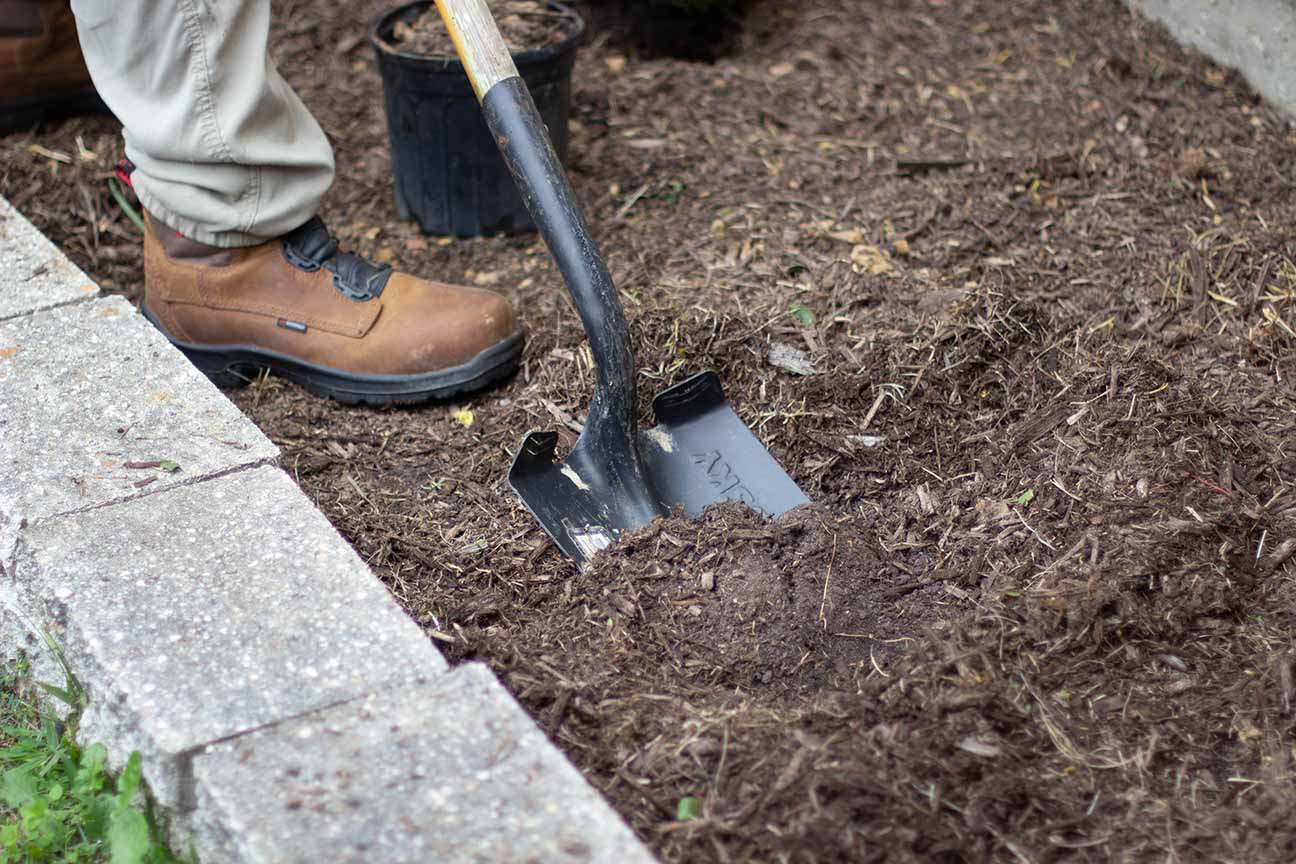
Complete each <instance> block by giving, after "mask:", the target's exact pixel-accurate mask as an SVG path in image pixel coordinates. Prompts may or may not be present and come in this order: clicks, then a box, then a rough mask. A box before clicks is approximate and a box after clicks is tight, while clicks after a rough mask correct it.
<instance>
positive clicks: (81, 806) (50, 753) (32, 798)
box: [0, 657, 180, 864]
mask: <svg viewBox="0 0 1296 864" xmlns="http://www.w3.org/2000/svg"><path fill="white" fill-rule="evenodd" d="M60 659H62V658H61V657H60ZM65 669H66V666H65ZM24 670H25V666H24V665H20V666H19V667H17V668H16V669H9V670H6V672H5V674H4V675H3V677H0V772H2V773H0V864H10V862H13V864H17V862H24V864H25V862H33V864H35V862H58V864H74V862H75V864H81V862H87V864H89V862H106V864H180V859H178V858H176V857H175V856H174V855H173V854H172V853H171V851H170V850H169V849H168V848H167V847H166V846H165V845H164V844H163V843H161V842H160V841H159V840H158V833H157V830H156V826H155V825H154V824H153V822H152V821H151V820H150V819H149V817H148V815H147V814H146V812H145V811H144V810H142V809H140V808H139V807H138V806H135V805H134V800H135V799H136V798H137V797H142V796H137V792H138V791H139V788H140V757H139V754H138V753H132V754H131V756H130V759H128V760H127V763H126V768H125V770H123V771H122V773H121V776H119V777H117V778H116V779H115V780H114V778H112V777H110V776H109V775H108V773H107V771H106V770H105V765H106V762H107V759H108V751H107V750H105V749H104V747H103V745H102V744H91V745H90V746H88V747H86V748H84V749H82V748H81V747H78V746H77V744H76V741H75V727H76V721H77V718H78V716H79V712H80V710H81V707H82V705H83V704H84V696H83V693H82V690H81V687H80V685H79V684H78V683H77V681H76V679H75V677H74V676H72V675H71V674H70V672H69V673H68V680H67V683H66V685H65V686H63V687H52V686H47V685H41V686H42V687H44V689H45V690H46V691H47V692H48V693H50V694H51V695H52V696H54V697H55V698H58V699H59V700H60V701H63V702H65V703H67V705H68V706H69V707H70V708H71V712H72V713H71V715H70V716H69V718H68V720H67V721H61V720H59V718H58V717H57V716H56V715H55V713H54V712H53V711H52V710H50V709H49V708H48V707H37V706H36V705H34V704H32V703H31V702H30V701H28V700H26V699H24V698H22V697H20V696H19V695H18V693H17V681H18V680H19V678H20V677H21V676H22V675H23V674H25V671H24Z"/></svg>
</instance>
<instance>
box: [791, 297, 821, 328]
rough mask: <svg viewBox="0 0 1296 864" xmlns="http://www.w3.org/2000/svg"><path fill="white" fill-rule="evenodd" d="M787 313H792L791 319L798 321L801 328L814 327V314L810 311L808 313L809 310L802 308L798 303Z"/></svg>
mask: <svg viewBox="0 0 1296 864" xmlns="http://www.w3.org/2000/svg"><path fill="white" fill-rule="evenodd" d="M788 311H789V312H791V313H792V317H793V318H795V319H796V320H797V321H800V322H801V325H802V326H803V327H813V326H814V322H815V316H814V313H813V312H811V311H810V310H809V309H807V308H806V307H804V306H802V305H801V304H800V303H798V304H796V305H795V306H793V307H792V308H791V309H789V310H788Z"/></svg>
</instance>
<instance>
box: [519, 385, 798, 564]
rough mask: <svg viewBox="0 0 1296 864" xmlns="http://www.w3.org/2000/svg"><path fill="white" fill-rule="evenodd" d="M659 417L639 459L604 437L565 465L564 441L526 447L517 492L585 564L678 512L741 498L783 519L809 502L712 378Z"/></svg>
mask: <svg viewBox="0 0 1296 864" xmlns="http://www.w3.org/2000/svg"><path fill="white" fill-rule="evenodd" d="M653 412H654V413H655V414H656V416H657V420H658V425H657V426H654V427H653V428H651V429H646V430H642V431H641V432H640V433H639V440H638V445H639V448H638V449H639V454H638V455H639V457H640V458H639V459H637V460H628V461H627V460H624V459H623V458H621V457H622V453H621V451H622V450H624V449H625V448H624V447H621V448H617V447H609V446H606V445H607V444H608V442H607V441H604V440H601V436H599V435H591V436H588V437H586V436H582V439H581V440H580V441H579V442H577V444H576V447H575V448H573V450H572V452H571V453H570V454H569V455H568V457H567V458H566V459H565V460H563V461H562V462H558V463H555V462H554V458H553V457H554V452H555V448H556V446H557V442H558V436H557V434H555V433H553V432H532V433H531V434H529V435H528V436H527V437H526V439H525V440H524V441H523V442H522V448H521V449H520V450H519V451H518V455H517V458H516V459H515V460H514V462H513V468H512V469H511V470H510V471H509V485H510V486H512V487H513V490H514V491H515V492H517V494H518V497H520V498H521V499H522V503H523V504H525V505H526V507H527V509H528V510H530V511H531V513H532V515H534V516H535V517H536V519H537V520H538V521H539V522H540V525H541V526H542V527H543V528H544V529H545V531H546V532H548V534H549V536H550V537H552V538H553V541H554V543H555V544H556V545H557V546H558V548H559V549H561V550H562V551H563V553H564V554H565V555H567V556H568V557H569V558H571V559H573V560H574V561H575V562H576V563H577V564H578V565H580V566H584V565H585V563H586V562H587V561H588V560H589V559H590V558H592V557H593V556H594V554H595V553H596V552H598V551H599V550H600V549H603V548H605V547H607V546H609V545H611V544H612V543H613V542H614V541H615V540H616V538H617V537H618V536H619V535H620V534H621V533H623V532H627V531H635V530H637V529H639V528H643V527H644V526H646V525H648V524H649V523H650V522H652V520H653V519H655V518H657V517H658V516H665V515H668V514H670V513H672V512H674V511H676V510H680V509H682V510H683V512H684V513H685V514H687V515H688V516H690V517H696V516H698V515H700V514H701V513H702V511H703V510H705V509H706V508H707V507H709V506H710V505H712V504H715V503H717V502H719V501H741V502H743V503H744V504H746V505H747V506H748V507H751V508H752V509H753V510H755V511H757V512H758V513H763V514H765V515H767V516H778V515H780V514H782V513H785V512H786V511H788V510H791V509H792V508H793V507H796V506H798V505H800V504H805V503H806V502H807V501H808V500H809V499H808V498H806V496H805V493H803V492H802V491H801V490H800V489H799V488H798V487H797V485H796V483H794V482H793V481H792V478H791V477H789V476H788V475H787V472H785V471H784V470H783V469H782V467H780V466H779V464H778V462H776V461H774V457H773V456H771V455H770V453H769V451H768V450H766V449H765V447H764V445H762V444H761V443H760V441H759V440H757V438H756V436H755V435H753V434H752V433H751V430H750V429H748V428H747V426H746V425H745V424H744V423H743V422H742V420H741V419H739V417H738V415H737V414H736V413H734V410H733V406H731V405H730V404H729V403H728V402H727V401H726V400H725V398H724V391H723V390H722V389H721V387H720V379H719V378H718V377H716V375H715V373H714V372H702V373H699V374H697V375H694V376H693V377H691V378H688V379H686V380H684V381H681V382H680V383H678V384H676V385H674V386H673V387H670V388H668V389H666V390H664V391H662V392H661V393H660V394H658V396H657V398H656V399H655V400H653ZM587 431H588V430H587ZM633 464H638V465H641V468H642V473H639V472H638V471H637V470H635V469H634V468H633V467H632V465H633Z"/></svg>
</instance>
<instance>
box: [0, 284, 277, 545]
mask: <svg viewBox="0 0 1296 864" xmlns="http://www.w3.org/2000/svg"><path fill="white" fill-rule="evenodd" d="M0 434H3V436H4V437H5V440H6V442H7V447H8V450H9V456H10V462H9V467H7V469H6V470H5V471H3V472H0V511H5V510H17V511H19V512H21V513H22V514H23V516H24V518H26V519H27V521H28V522H32V523H34V522H37V521H39V520H41V519H43V518H46V517H48V516H51V515H54V514H58V513H68V512H73V511H76V510H84V509H89V508H93V507H97V506H101V505H103V504H105V503H109V502H113V501H121V500H125V499H128V498H134V497H139V496H141V495H148V494H152V493H155V492H157V491H159V490H162V489H167V488H170V487H174V486H180V485H184V484H186V483H190V482H193V481H194V480H196V479H199V478H202V477H208V476H212V475H215V474H220V473H223V472H225V471H229V470H231V469H234V468H238V467H241V466H246V465H254V464H258V463H265V462H268V461H271V460H273V459H274V458H275V457H276V456H277V454H278V450H277V448H276V447H275V446H274V445H273V444H271V443H270V441H269V440H268V439H267V438H266V437H265V436H264V435H262V434H261V432H260V430H258V429H257V428H256V426H254V425H252V423H250V422H249V421H248V420H247V418H245V417H244V416H243V415H242V413H240V412H239V410H238V409H237V408H236V407H235V406H234V405H233V404H232V403H231V402H230V401H229V400H228V399H226V398H225V396H224V395H222V394H221V392H220V391H219V390H217V389H216V388H215V387H214V386H213V385H212V384H211V382H210V381H208V380H207V378H206V377H205V376H203V375H202V373H200V372H198V370H196V369H194V368H193V366H191V365H190V364H189V363H188V362H187V361H186V360H185V359H184V357H183V356H182V355H181V354H180V353H179V352H178V351H176V350H175V349H174V348H173V347H172V346H171V345H170V344H169V343H168V342H167V341H166V339H165V338H163V336H162V335H161V334H160V333H158V332H157V330H156V329H155V328H154V327H153V326H152V325H150V324H149V323H148V322H147V321H145V320H144V318H143V317H141V316H140V315H138V314H136V313H135V311H134V310H133V309H132V308H131V305H130V304H129V303H127V302H126V301H125V300H123V299H121V298H120V297H110V298H106V299H102V300H94V301H92V302H88V303H78V304H76V305H73V306H64V307H61V308H57V309H51V310H48V311H45V312H39V313H37V314H34V315H28V316H24V317H21V318H13V319H10V320H8V321H0ZM163 460H168V464H167V465H165V466H154V467H131V466H140V465H142V464H144V465H147V463H150V462H162V461H163ZM170 463H174V466H175V470H172V471H168V470H166V468H168V467H172V466H171V464H170Z"/></svg>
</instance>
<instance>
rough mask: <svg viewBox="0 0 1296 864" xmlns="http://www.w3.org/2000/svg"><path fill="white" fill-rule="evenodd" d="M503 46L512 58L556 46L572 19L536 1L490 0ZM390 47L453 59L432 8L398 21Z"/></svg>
mask: <svg viewBox="0 0 1296 864" xmlns="http://www.w3.org/2000/svg"><path fill="white" fill-rule="evenodd" d="M486 5H487V6H489V7H490V10H491V14H492V15H494V17H495V23H496V25H498V26H499V31H500V35H501V36H503V37H504V44H505V45H507V46H508V48H509V51H510V52H511V53H513V54H520V53H522V52H524V51H538V50H540V49H542V48H545V47H547V46H549V45H556V44H557V43H559V42H561V41H563V40H564V39H566V38H567V37H568V36H570V35H571V32H572V19H570V18H569V17H568V16H566V15H564V14H563V13H561V12H556V11H554V10H552V9H550V8H549V5H548V4H547V3H541V2H538V0H489V2H488V3H487V4H486ZM391 36H392V43H393V45H394V47H396V48H397V49H398V50H400V51H403V52H406V53H409V54H424V55H427V56H429V57H455V56H457V55H456V54H455V47H454V43H453V42H451V41H450V31H448V30H447V29H446V26H445V23H444V22H443V21H442V20H441V15H440V13H439V12H437V8H436V6H435V5H432V6H428V7H427V8H426V9H424V10H423V11H422V12H420V13H419V15H418V17H417V18H415V19H414V20H413V21H410V22H409V23H406V22H404V21H397V22H396V26H395V27H394V28H393V30H392V34H391Z"/></svg>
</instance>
